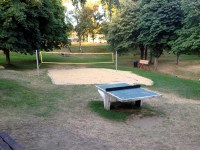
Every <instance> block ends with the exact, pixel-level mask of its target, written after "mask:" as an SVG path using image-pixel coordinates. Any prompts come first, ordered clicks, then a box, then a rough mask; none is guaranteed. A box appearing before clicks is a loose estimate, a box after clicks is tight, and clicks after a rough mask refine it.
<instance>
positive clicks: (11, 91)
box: [0, 79, 63, 117]
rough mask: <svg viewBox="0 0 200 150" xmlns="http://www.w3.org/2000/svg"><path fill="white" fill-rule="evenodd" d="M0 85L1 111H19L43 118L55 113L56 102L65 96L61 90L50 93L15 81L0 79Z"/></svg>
mask: <svg viewBox="0 0 200 150" xmlns="http://www.w3.org/2000/svg"><path fill="white" fill-rule="evenodd" d="M0 85H1V86H0V94H1V98H0V109H5V108H10V109H13V110H14V109H17V110H20V112H22V113H26V114H34V115H36V116H41V117H45V116H49V115H52V114H53V113H55V112H56V111H57V109H56V101H58V100H59V99H60V98H61V97H62V96H63V93H62V92H60V91H59V90H55V89H54V90H51V92H49V91H46V89H42V88H39V87H37V88H33V87H29V85H28V84H25V83H20V82H18V81H15V80H8V79H0Z"/></svg>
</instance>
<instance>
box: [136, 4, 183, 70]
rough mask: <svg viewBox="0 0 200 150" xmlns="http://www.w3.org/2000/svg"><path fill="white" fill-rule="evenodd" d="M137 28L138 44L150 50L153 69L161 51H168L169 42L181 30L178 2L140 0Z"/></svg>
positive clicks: (156, 64)
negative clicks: (152, 57)
mask: <svg viewBox="0 0 200 150" xmlns="http://www.w3.org/2000/svg"><path fill="white" fill-rule="evenodd" d="M139 7H140V13H139V15H138V22H137V28H138V30H139V36H138V40H137V41H138V43H142V44H143V45H145V46H147V47H149V48H151V49H152V54H153V56H154V57H155V59H154V68H155V69H157V66H158V58H159V57H160V55H161V54H162V52H163V50H169V49H170V45H169V42H170V41H172V40H174V39H175V38H176V34H175V31H176V30H177V29H180V28H181V20H182V15H181V11H180V2H179V0H175V1H172V0H159V1H158V0H142V1H141V2H140V4H139Z"/></svg>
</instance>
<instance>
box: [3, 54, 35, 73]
mask: <svg viewBox="0 0 200 150" xmlns="http://www.w3.org/2000/svg"><path fill="white" fill-rule="evenodd" d="M10 59H11V64H13V65H11V66H7V65H5V63H6V59H5V55H4V54H3V52H0V65H3V66H5V67H6V68H8V69H15V70H16V69H25V70H26V69H33V68H36V58H35V55H30V54H27V55H25V54H20V53H16V52H11V53H10Z"/></svg>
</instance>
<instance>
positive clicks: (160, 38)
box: [107, 0, 200, 68]
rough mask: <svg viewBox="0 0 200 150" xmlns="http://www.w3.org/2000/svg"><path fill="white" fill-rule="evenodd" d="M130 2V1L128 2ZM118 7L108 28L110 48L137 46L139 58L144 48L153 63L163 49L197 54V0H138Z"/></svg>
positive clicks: (199, 4)
mask: <svg viewBox="0 0 200 150" xmlns="http://www.w3.org/2000/svg"><path fill="white" fill-rule="evenodd" d="M130 2H131V1H130ZM130 2H129V3H128V5H124V6H121V13H120V14H119V15H118V16H117V17H115V19H114V20H113V21H112V22H111V24H110V25H109V27H108V30H107V39H108V43H109V44H110V45H111V47H112V48H113V49H115V50H118V51H119V52H126V51H129V50H133V49H136V48H139V49H140V51H141V59H147V51H150V54H151V56H154V58H155V59H154V66H155V68H156V67H157V64H158V58H159V57H160V56H161V54H162V53H163V51H167V52H173V53H174V54H176V55H177V63H178V58H179V56H180V55H181V54H200V2H199V0H190V1H188V0H139V1H137V2H133V1H132V3H130Z"/></svg>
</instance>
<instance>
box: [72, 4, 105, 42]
mask: <svg viewBox="0 0 200 150" xmlns="http://www.w3.org/2000/svg"><path fill="white" fill-rule="evenodd" d="M102 17H103V15H101V14H100V13H99V12H98V6H97V5H92V6H84V7H83V8H81V9H77V10H75V15H74V18H75V19H76V22H77V25H76V26H75V31H76V33H77V35H78V37H79V40H81V37H82V36H84V35H88V34H89V33H91V34H92V35H93V36H94V35H95V33H97V31H98V29H99V28H100V22H101V21H102Z"/></svg>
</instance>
